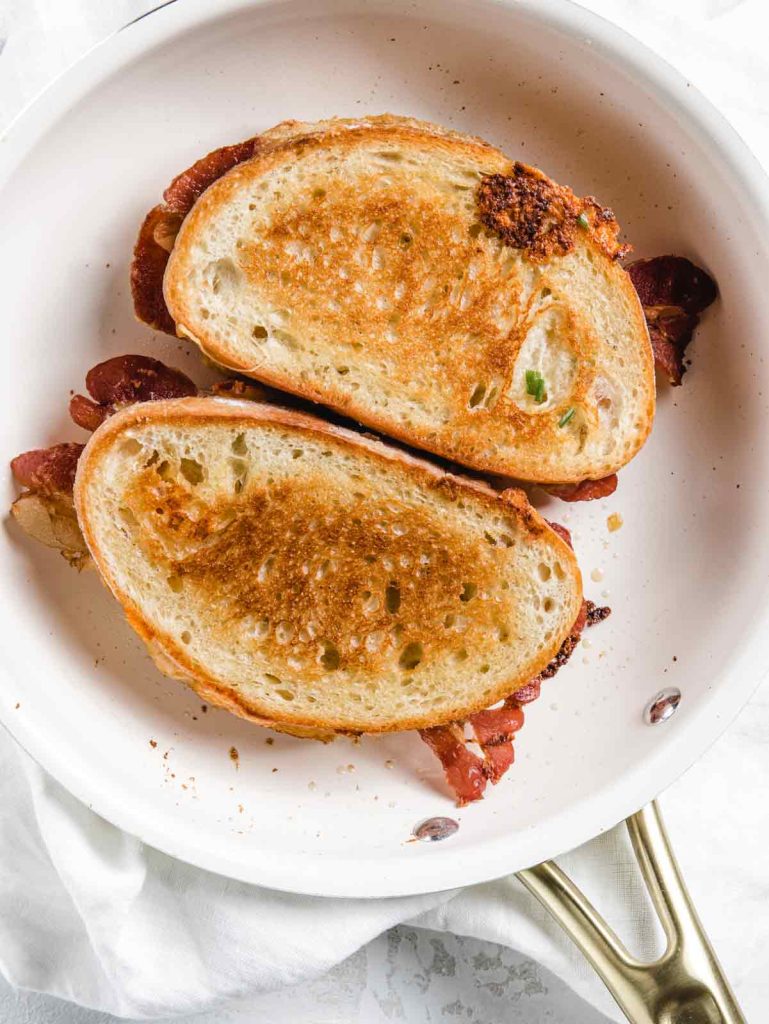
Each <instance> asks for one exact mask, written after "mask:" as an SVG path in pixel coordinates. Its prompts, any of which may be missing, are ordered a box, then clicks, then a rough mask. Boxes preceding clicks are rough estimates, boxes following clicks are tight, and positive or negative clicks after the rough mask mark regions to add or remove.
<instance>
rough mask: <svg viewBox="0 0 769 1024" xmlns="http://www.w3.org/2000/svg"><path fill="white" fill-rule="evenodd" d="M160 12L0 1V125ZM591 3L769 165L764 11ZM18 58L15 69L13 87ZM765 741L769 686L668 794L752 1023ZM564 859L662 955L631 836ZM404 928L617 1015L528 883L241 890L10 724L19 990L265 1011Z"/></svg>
mask: <svg viewBox="0 0 769 1024" xmlns="http://www.w3.org/2000/svg"><path fill="white" fill-rule="evenodd" d="M182 2H183V0H182ZM150 6H152V4H151V3H150V2H141V0H113V3H112V4H111V5H110V4H106V5H105V4H103V3H100V2H98V0H36V3H35V4H34V5H33V4H27V5H23V4H22V2H21V0H0V37H1V36H2V35H3V26H5V29H6V32H5V34H6V35H7V34H8V26H11V28H13V27H14V26H15V27H16V29H17V31H16V32H15V33H14V32H11V33H10V41H9V43H8V46H7V47H6V52H5V54H4V55H3V57H2V58H0V123H4V122H5V121H6V120H7V118H8V117H9V116H10V114H12V113H13V112H14V107H19V106H20V105H21V103H22V102H23V101H25V100H26V99H28V98H29V96H30V95H31V94H32V93H33V92H34V91H36V89H37V88H39V87H40V86H41V85H42V84H44V81H45V80H46V79H47V77H49V75H51V74H53V73H54V72H56V71H57V70H58V69H59V67H60V66H61V65H62V64H63V63H66V61H67V60H69V59H74V57H75V56H77V53H78V51H79V50H84V49H86V48H87V47H88V45H90V43H92V42H93V41H95V40H96V39H97V38H99V37H100V36H101V35H103V34H105V32H106V31H108V30H109V29H110V28H111V27H113V26H114V24H115V22H116V21H117V22H119V21H121V20H128V18H130V17H131V16H136V15H137V14H140V13H142V11H143V10H145V9H147V8H149V7H150ZM585 6H588V7H591V8H592V9H594V10H596V11H597V12H598V13H601V14H603V15H605V16H606V17H609V18H611V19H613V20H615V21H618V22H620V23H621V24H623V25H624V26H625V27H627V28H628V29H630V30H631V31H632V32H634V33H635V34H636V35H637V36H639V37H640V38H642V39H644V41H646V42H648V43H649V44H650V45H651V46H653V47H654V48H655V49H657V50H658V51H659V52H661V53H662V54H663V55H664V56H666V57H667V58H668V59H669V60H671V62H672V63H674V64H676V65H677V66H678V67H679V68H680V69H681V70H682V71H684V73H686V74H687V75H688V76H689V77H690V79H691V80H692V81H694V82H695V83H696V84H697V85H699V86H700V87H701V88H702V89H703V91H705V92H706V93H707V94H708V95H709V96H710V97H711V99H713V100H714V101H715V102H716V104H717V105H719V106H720V107H721V109H723V110H724V111H725V113H726V114H727V116H729V117H730V119H731V120H732V122H733V123H734V124H735V125H736V127H737V128H738V130H740V131H741V132H742V134H743V135H744V136H745V137H746V139H747V140H748V142H749V143H750V144H751V145H752V146H753V148H754V150H755V151H756V152H757V153H758V155H759V157H760V158H762V159H763V160H764V163H765V164H766V165H767V166H769V131H767V129H768V128H769V103H767V97H769V62H768V61H767V58H766V39H767V37H768V36H769V32H768V31H767V30H768V29H769V10H767V7H766V5H765V3H764V0H743V2H740V0H679V3H677V4H676V6H675V8H673V7H672V5H671V4H670V3H669V2H668V0H643V2H640V0H590V2H588V3H585ZM105 12H106V13H105ZM25 46H26V51H25ZM0 49H1V39H0ZM11 51H13V55H14V61H13V62H12V64H13V66H12V69H11V71H9V72H7V73H6V77H5V78H3V77H2V76H3V74H4V67H7V66H8V63H9V62H8V57H9V55H10V54H11ZM22 58H24V59H22ZM27 58H28V59H27ZM768 742H769V684H765V685H764V687H763V688H762V689H761V690H760V691H759V693H758V694H757V696H756V697H755V698H754V699H753V701H752V702H751V704H750V705H749V706H748V707H747V708H746V709H745V710H744V711H743V713H742V714H741V716H740V718H739V719H738V721H737V722H736V723H735V724H734V725H733V726H732V727H731V729H730V730H729V732H728V733H727V734H726V735H725V736H724V737H723V738H722V739H721V740H720V741H719V743H718V744H716V746H715V747H714V748H713V749H712V750H711V751H710V752H709V753H708V754H707V755H706V756H705V758H703V759H702V760H701V761H700V763H699V764H698V765H697V766H696V767H695V768H694V769H693V770H692V771H690V772H689V773H688V774H687V775H686V776H685V777H684V779H682V780H681V781H679V782H678V783H677V784H676V785H675V786H674V787H672V789H671V790H670V791H669V793H668V794H667V795H666V797H665V800H664V807H665V810H666V817H667V820H668V824H669V828H670V831H671V834H672V836H673V839H674V843H675V846H676V848H677V851H678V854H679V858H680V860H681V862H682V865H683V867H684V870H685V873H686V876H687V879H688V882H689V885H690V888H691V890H692V894H693V896H694V898H695V901H696V903H697V905H698V908H699V910H700V913H701V916H702V918H703V920H704V922H705V924H706V927H707V928H708V929H709V931H710V934H711V937H712V939H713V940H714V942H715V944H716V947H717V949H718V952H719V954H720V956H721V959H722V961H723V963H724V965H725V967H726V970H727V973H728V974H729V976H730V978H731V980H732V982H733V985H734V987H735V989H736V991H737V993H738V995H739V997H740V999H741V1000H742V1003H743V1006H744V1009H745V1012H746V1015H747V1017H748V1019H750V1020H761V1019H765V1017H766V1012H767V1008H769V971H767V969H766V968H767V966H769V954H767V952H766V950H767V949H769V915H768V914H767V913H766V900H767V897H769V858H767V856H766V849H767V843H768V842H769V802H768V801H767V800H766V793H767V792H768V791H769V757H767V755H766V746H767V743H768ZM561 862H562V863H563V865H564V866H565V867H566V868H567V870H569V871H570V872H571V873H572V874H573V876H574V877H575V878H576V879H577V881H578V882H579V883H580V884H582V885H583V886H584V887H585V889H586V891H587V893H588V895H590V896H591V897H592V898H594V899H595V902H596V903H597V905H598V906H599V907H600V908H601V909H602V910H603V912H604V913H605V914H606V916H607V917H608V919H609V921H610V922H611V923H612V924H613V925H614V926H615V927H616V928H617V930H618V931H619V933H620V935H621V936H622V937H623V938H624V939H625V940H626V941H627V942H628V944H629V946H630V948H631V950H633V951H636V952H639V953H642V954H643V953H653V952H654V951H655V949H656V946H657V941H658V934H657V930H656V929H655V925H654V918H653V914H652V912H651V911H650V908H649V905H648V900H647V899H646V896H645V894H644V892H643V890H642V886H641V885H640V882H639V880H638V877H637V874H636V872H635V869H634V867H633V864H632V858H631V855H630V853H629V849H628V844H627V842H626V839H625V836H624V832H623V831H621V830H615V831H614V832H612V833H609V834H608V835H607V836H604V837H602V838H601V839H600V840H595V841H593V842H592V843H589V844H587V845H586V846H584V847H582V848H581V849H580V850H578V851H575V852H574V853H572V854H570V855H568V856H567V857H564V858H562V859H561ZM404 921H408V922H410V923H412V924H414V925H418V926H421V927H426V928H432V929H437V930H442V931H448V932H453V933H455V934H460V935H469V936H474V937H476V938H481V939H486V940H491V941H495V942H498V943H501V944H504V945H508V946H511V947H513V948H515V949H518V950H520V951H522V952H524V953H526V954H527V955H529V956H530V957H532V958H533V959H536V960H537V961H539V962H540V963H542V964H543V965H545V966H546V967H548V968H549V969H550V970H551V971H553V972H555V973H556V974H558V975H559V976H561V977H562V978H563V979H565V980H566V981H567V982H568V983H569V984H570V985H572V986H573V988H574V989H575V990H576V991H578V992H579V993H580V994H581V995H582V996H583V997H584V998H586V999H588V1000H589V1001H591V1002H592V1003H593V1004H594V1005H595V1006H597V1007H599V1008H601V1009H602V1010H603V1011H604V1012H605V1013H607V1014H608V1015H609V1016H610V1017H611V1018H612V1019H615V1020H620V1019H621V1018H620V1015H619V1013H618V1011H617V1009H616V1007H615V1006H614V1004H613V1003H612V1002H611V1001H610V1000H609V999H608V997H607V996H606V994H605V992H604V990H603V989H602V987H601V985H600V983H599V982H598V981H597V980H596V979H595V977H594V976H593V975H592V973H591V972H590V970H589V968H587V966H586V965H585V963H584V962H583V961H582V959H581V957H580V955H579V954H578V953H576V951H575V950H574V949H573V948H572V947H571V945H570V944H569V942H568V940H567V939H566V938H565V937H564V936H563V935H562V933H561V932H560V931H559V929H558V928H557V926H555V925H554V924H553V923H552V922H551V921H550V920H549V919H548V918H547V917H546V915H545V914H544V912H542V911H541V910H540V909H539V907H538V906H537V904H536V903H535V901H533V900H532V899H531V898H530V897H529V896H528V894H527V893H526V892H525V891H524V890H523V889H522V887H521V886H520V885H519V884H518V883H517V882H516V880H515V879H507V880H502V881H499V882H495V883H492V884H488V885H482V886H477V887H475V888H472V889H469V890H465V891H462V892H459V893H448V894H439V895H432V896H426V897H410V898H404V899H392V900H382V901H357V900H322V899H312V898H306V897H295V896H289V895H284V894H279V893H274V892H270V891H268V890H264V889H259V888H257V887H254V886H248V885H244V884H241V883H237V882H231V881H228V880H226V879H223V878H221V877H218V876H216V875H211V874H208V873H206V872H203V871H200V870H197V869H195V868H191V867H188V866H187V865H184V864H181V863H179V862H177V861H174V860H172V859H171V858H168V857H166V856H164V855H162V854H160V853H157V852H156V851H154V850H152V849H149V848H148V847H146V846H144V845H143V844H142V843H140V842H139V841H138V840H135V839H133V838H132V837H130V836H127V835H125V834H124V833H122V832H120V831H119V830H118V829H116V828H114V827H113V826H111V825H109V824H107V823H106V822H104V821H103V820H102V819H100V818H99V817H98V816H97V815H95V814H93V813H92V812H91V811H89V810H88V809H87V808H85V807H84V806H83V805H82V804H80V803H79V802H78V801H77V800H75V799H74V798H73V797H71V796H70V795H69V794H68V793H67V792H66V791H65V790H63V789H62V788H61V787H60V786H59V785H58V784H57V783H56V782H54V781H53V780H52V779H50V778H49V777H48V776H46V775H45V773H44V772H42V770H41V769H39V768H38V767H37V766H36V765H35V764H34V763H33V762H32V761H31V760H30V759H29V758H28V757H27V756H26V754H24V753H23V752H22V751H20V750H19V749H18V748H17V747H16V745H15V744H14V742H13V741H12V740H11V739H10V738H9V737H7V736H6V735H5V734H3V733H0V970H2V973H3V974H4V975H5V977H6V978H7V979H8V980H9V981H10V982H11V983H12V984H14V985H17V986H22V987H26V988H31V989H36V990H39V991H43V992H49V993H53V994H56V995H58V996H61V997H63V998H65V999H69V1000H72V1001H74V1002H77V1003H80V1004H82V1005H84V1006H89V1007H94V1008H99V1009H103V1010H106V1011H109V1012H111V1013H114V1014H117V1015H121V1016H129V1017H136V1018H146V1019H158V1018H163V1017H169V1016H172V1015H180V1014H183V1013H192V1012H196V1011H201V1010H204V1009H211V1008H214V1007H225V1006H227V1005H228V1004H230V1003H231V1002H233V1001H235V1000H238V1001H242V1000H243V999H244V998H245V997H249V998H250V999H251V1000H255V1001H253V1002H251V1003H250V1005H253V1006H254V1007H255V1008H256V1007H258V1006H259V1005H260V1004H259V999H260V998H262V999H264V998H266V997H264V996H260V994H263V993H267V992H270V991H274V990H276V989H280V988H281V987H284V986H289V985H297V984H298V983H302V982H306V981H307V980H308V979H311V978H313V977H318V976H320V975H321V974H323V973H324V972H326V971H328V969H329V968H330V967H332V966H333V965H334V964H337V963H339V962H340V961H341V960H343V959H344V958H345V957H347V956H349V955H350V954H351V953H353V952H354V951H355V950H356V949H358V948H359V947H360V946H361V945H363V944H365V943H366V942H367V941H368V940H369V939H371V938H372V937H374V936H376V935H378V934H380V933H381V932H382V931H384V930H385V929H387V928H389V927H390V926H391V925H393V924H395V923H398V922H404ZM300 1018H301V1020H305V1019H306V1020H308V1021H310V1020H313V1024H315V1022H316V1021H317V1018H313V1017H312V1016H307V1017H305V1016H302V1015H301V1014H300V1013H299V1012H297V1015H296V1016H295V1018H294V1024H300ZM259 1019H262V1018H259ZM382 1019H384V1018H382Z"/></svg>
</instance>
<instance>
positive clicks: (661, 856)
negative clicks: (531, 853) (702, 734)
mask: <svg viewBox="0 0 769 1024" xmlns="http://www.w3.org/2000/svg"><path fill="white" fill-rule="evenodd" d="M625 824H626V825H627V829H628V832H629V833H630V839H631V841H632V843H633V850H634V851H635V856H636V860H637V861H638V865H639V867H640V869H641V873H642V875H643V878H644V882H645V884H646V887H647V889H648V890H649V894H650V896H651V898H652V900H653V902H654V906H655V908H656V910H657V913H658V915H659V918H660V922H661V924H662V927H663V929H664V932H665V937H666V939H667V948H666V949H665V952H664V953H663V954H662V956H661V957H660V958H659V960H655V961H653V962H651V963H645V962H644V961H641V960H637V959H636V958H635V957H632V956H631V955H630V954H629V953H628V951H627V949H626V948H625V946H624V945H623V944H622V943H621V942H620V940H619V939H618V938H617V936H616V934H615V933H614V932H613V931H612V929H611V928H610V927H609V926H608V924H607V923H606V922H605V921H604V919H603V918H602V917H601V916H600V914H599V913H598V912H597V911H596V909H595V908H594V907H593V905H592V904H591V903H590V902H589V900H587V899H586V898H585V896H584V895H583V894H582V893H581V892H580V890H579V889H578V888H577V887H576V885H574V883H573V882H572V881H571V879H570V878H569V877H568V876H567V875H566V874H564V872H563V871H562V870H561V869H560V868H559V867H558V865H557V864H554V863H553V861H549V860H548V861H545V862H544V863H543V864H538V865H537V866H536V867H533V868H527V869H526V870H524V871H519V872H518V878H520V880H521V881H522V882H523V884H524V885H525V886H526V888H527V889H528V890H529V892H531V893H532V894H533V895H534V896H536V897H537V899H538V900H539V901H540V903H541V904H542V905H543V906H544V907H545V908H546V910H548V911H549V912H550V914H552V916H553V917H554V918H555V919H556V921H558V923H559V924H560V925H561V927H562V928H564V929H565V931H566V932H567V933H568V934H569V935H570V936H571V938H572V939H573V940H574V942H575V943H576V944H577V946H579V948H580V949H581V950H582V952H583V953H584V954H585V956H586V957H587V959H588V960H589V961H590V963H591V964H592V966H593V967H594V968H595V970H596V971H597V972H598V974H599V975H600V977H601V979H602V980H603V982H604V984H605V985H606V987H607V988H608V990H609V992H610V993H611V994H612V996H613V997H614V998H615V999H616V1001H617V1003H618V1005H619V1006H620V1008H621V1010H622V1011H623V1013H624V1014H625V1016H626V1017H627V1019H628V1020H629V1021H630V1022H631V1024H746V1021H745V1017H744V1016H743V1015H742V1012H741V1010H740V1008H739V1006H738V1005H737V1000H736V999H735V997H734V993H733V992H732V990H731V988H730V987H729V982H728V981H727V980H726V978H725V976H724V973H723V970H722V968H721V965H720V964H719V962H718V960H717V958H716V954H715V952H714V951H713V947H712V946H711V945H710V942H709V941H708V937H707V935H706V934H705V932H704V930H703V927H702V924H701V923H700V920H699V918H698V917H697V913H696V911H695V909H694V906H693V904H692V901H691V898H690V897H689V893H688V892H687V890H686V886H685V884H684V880H683V878H682V876H681V871H680V869H679V867H678V864H677V863H676V859H675V857H674V855H673V851H672V849H671V847H670V841H669V839H668V836H667V833H666V832H665V826H664V824H663V823H662V818H661V816H660V812H659V808H658V806H657V803H656V801H652V803H650V804H649V805H648V806H646V807H644V808H642V809H641V810H640V811H638V813H637V814H634V815H632V816H631V817H630V818H628V819H627V821H626V822H625Z"/></svg>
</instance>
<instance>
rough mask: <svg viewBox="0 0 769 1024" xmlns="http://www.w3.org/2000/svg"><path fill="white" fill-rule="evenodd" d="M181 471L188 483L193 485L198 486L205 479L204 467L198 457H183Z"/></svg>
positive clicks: (180, 464)
mask: <svg viewBox="0 0 769 1024" xmlns="http://www.w3.org/2000/svg"><path fill="white" fill-rule="evenodd" d="M179 471H180V472H181V474H182V476H183V477H184V479H185V480H186V481H187V483H189V484H192V486H193V487H197V485H198V484H199V483H200V482H201V481H202V479H203V467H202V465H201V464H200V463H199V462H198V461H197V460H196V459H182V460H181V462H180V463H179Z"/></svg>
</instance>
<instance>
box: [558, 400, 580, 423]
mask: <svg viewBox="0 0 769 1024" xmlns="http://www.w3.org/2000/svg"><path fill="white" fill-rule="evenodd" d="M576 411H577V410H576V409H575V408H574V406H573V405H572V406H571V408H569V409H567V410H566V412H565V413H564V414H563V416H561V418H560V419H559V420H558V426H559V427H565V426H566V424H567V423H568V422H569V420H571V419H572V418H573V416H574V413H575V412H576Z"/></svg>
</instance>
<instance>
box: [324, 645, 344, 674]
mask: <svg viewBox="0 0 769 1024" xmlns="http://www.w3.org/2000/svg"><path fill="white" fill-rule="evenodd" d="M339 662H340V656H339V651H338V650H337V648H336V647H335V646H334V644H332V643H329V642H328V641H326V643H324V644H323V646H322V648H321V656H320V663H321V665H322V666H323V668H325V669H326V670H327V671H328V672H335V671H336V669H338V668H339Z"/></svg>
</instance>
